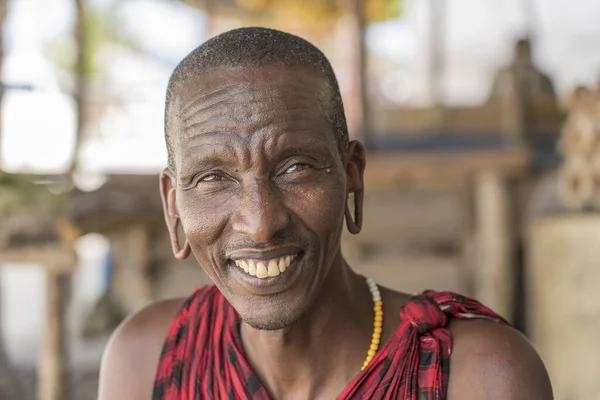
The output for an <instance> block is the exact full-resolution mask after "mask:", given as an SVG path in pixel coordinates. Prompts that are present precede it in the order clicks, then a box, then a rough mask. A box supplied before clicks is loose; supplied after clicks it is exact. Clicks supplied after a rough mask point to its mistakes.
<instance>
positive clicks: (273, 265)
mask: <svg viewBox="0 0 600 400" xmlns="http://www.w3.org/2000/svg"><path fill="white" fill-rule="evenodd" d="M267 273H268V274H269V276H277V275H279V274H280V273H281V272H280V271H279V267H277V261H276V260H271V261H269V267H268V268H267Z"/></svg>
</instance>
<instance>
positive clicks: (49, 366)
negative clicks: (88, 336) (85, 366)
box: [38, 271, 69, 400]
mask: <svg viewBox="0 0 600 400" xmlns="http://www.w3.org/2000/svg"><path fill="white" fill-rule="evenodd" d="M68 285H69V274H68V273H64V272H63V273H60V272H55V271H48V272H47V274H46V313H45V318H44V333H43V341H42V349H41V354H40V359H39V363H40V364H39V369H38V382H39V383H38V399H39V400H65V399H67V398H68V397H67V396H68V393H67V357H66V344H65V333H66V332H65V311H66V304H67V297H68V290H69V287H68Z"/></svg>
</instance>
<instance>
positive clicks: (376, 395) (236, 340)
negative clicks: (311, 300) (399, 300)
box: [153, 286, 506, 400]
mask: <svg viewBox="0 0 600 400" xmlns="http://www.w3.org/2000/svg"><path fill="white" fill-rule="evenodd" d="M451 318H459V319H473V318H482V319H487V320H491V321H495V322H498V323H502V324H506V321H504V320H503V319H502V318H501V317H499V316H498V315H496V314H495V313H494V312H493V311H492V310H490V309H488V308H486V307H485V306H483V305H482V304H480V303H479V302H477V301H475V300H473V299H470V298H467V297H464V296H461V295H458V294H455V293H452V292H434V291H426V292H423V293H421V294H418V295H415V296H413V297H411V299H410V300H409V301H408V302H407V303H406V305H405V306H404V307H403V308H402V309H401V311H400V326H399V327H398V329H397V330H396V331H395V333H394V334H393V335H392V337H391V338H390V339H389V340H388V341H387V342H386V343H385V344H384V346H383V347H381V349H380V350H379V351H378V352H377V354H376V355H375V357H374V358H373V360H372V361H371V363H370V364H369V365H368V366H367V368H365V369H364V370H363V371H362V372H361V373H360V374H358V375H357V376H356V377H355V378H354V379H353V380H352V382H350V383H349V384H348V386H347V387H346V388H345V389H344V391H343V392H342V393H341V394H340V395H339V396H338V399H339V400H350V399H371V400H384V399H385V400H417V399H418V395H419V393H421V394H422V395H424V397H425V398H426V399H427V400H442V399H445V398H446V390H447V386H448V375H449V360H450V352H451V349H452V336H451V334H450V331H449V330H448V328H447V325H448V322H449V320H450V319H451ZM239 324H240V320H239V317H238V315H237V313H236V312H235V310H234V309H233V307H232V306H231V305H230V304H229V302H228V301H227V300H226V299H225V297H224V296H223V295H222V294H221V292H220V291H219V290H218V289H217V288H216V287H215V286H206V287H202V288H199V289H198V290H196V291H195V292H194V293H193V295H192V296H191V297H189V298H188V299H187V300H186V302H185V303H184V305H183V306H182V308H181V311H180V312H179V314H178V315H177V317H176V318H175V319H174V321H173V323H172V325H171V328H170V330H169V334H168V337H167V339H166V342H165V345H164V348H163V352H162V355H161V359H160V362H159V365H158V370H157V375H156V381H155V385H154V394H153V399H154V400H200V399H219V400H220V399H230V400H233V399H235V400H239V399H251V400H269V394H268V393H267V390H266V389H265V388H264V387H263V386H262V384H261V383H260V382H259V380H258V379H257V377H256V375H255V374H254V373H253V372H252V369H251V368H250V365H249V363H248V361H247V360H246V359H245V357H244V352H243V347H242V340H241V337H240V329H239V328H240V327H239Z"/></svg>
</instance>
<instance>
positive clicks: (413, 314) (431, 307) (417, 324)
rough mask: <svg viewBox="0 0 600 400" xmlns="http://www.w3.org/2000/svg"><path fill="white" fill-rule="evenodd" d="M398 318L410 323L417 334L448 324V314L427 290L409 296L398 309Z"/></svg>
mask: <svg viewBox="0 0 600 400" xmlns="http://www.w3.org/2000/svg"><path fill="white" fill-rule="evenodd" d="M400 318H401V319H402V321H405V322H408V323H410V324H411V325H412V326H413V328H414V329H415V330H416V331H417V333H418V334H419V335H422V334H424V333H427V332H430V331H432V330H433V329H436V328H443V327H445V326H446V325H447V324H448V316H447V315H446V313H444V311H443V310H442V309H441V308H440V305H439V304H438V303H437V302H436V301H435V299H433V298H432V297H431V296H429V295H427V292H424V293H423V294H419V295H416V296H413V297H411V298H410V299H409V300H408V302H407V303H406V305H405V306H404V307H403V308H402V310H401V311H400Z"/></svg>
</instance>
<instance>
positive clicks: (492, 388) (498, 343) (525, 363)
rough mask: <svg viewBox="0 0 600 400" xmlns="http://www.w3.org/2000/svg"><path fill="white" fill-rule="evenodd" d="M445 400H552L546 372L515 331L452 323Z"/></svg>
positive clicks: (475, 323)
mask: <svg viewBox="0 0 600 400" xmlns="http://www.w3.org/2000/svg"><path fill="white" fill-rule="evenodd" d="M451 331H452V334H453V339H454V344H453V349H452V355H451V357H450V382H449V387H448V400H481V399H486V400H552V398H553V397H552V388H551V385H550V379H549V378H548V374H547V372H546V369H545V367H544V365H543V363H542V361H541V359H540V357H539V356H538V354H537V353H536V351H535V350H534V349H533V347H532V346H531V344H530V343H529V342H528V341H527V339H526V338H525V337H524V336H523V335H521V334H520V333H519V332H517V331H516V330H514V329H512V328H509V327H506V326H502V325H499V324H495V323H493V322H489V321H454V322H452V325H451Z"/></svg>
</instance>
